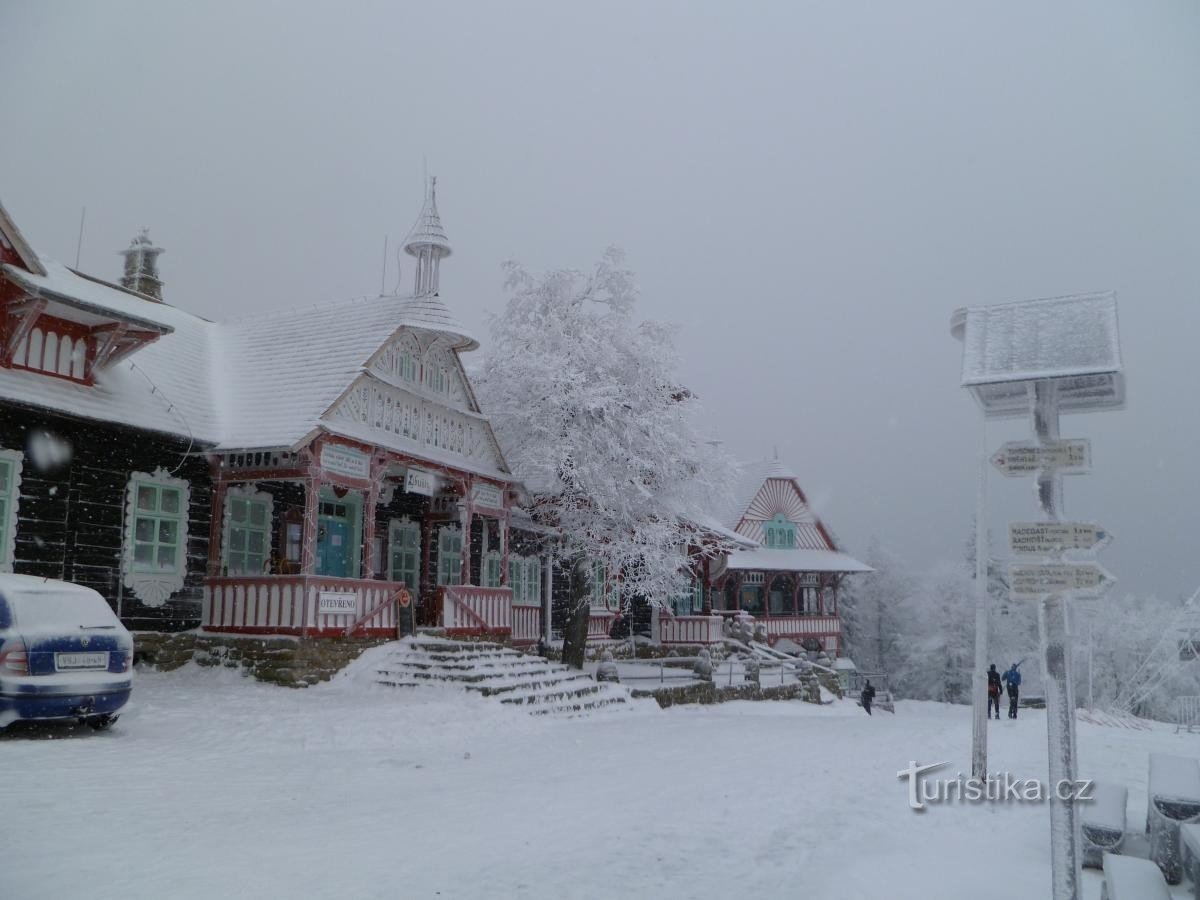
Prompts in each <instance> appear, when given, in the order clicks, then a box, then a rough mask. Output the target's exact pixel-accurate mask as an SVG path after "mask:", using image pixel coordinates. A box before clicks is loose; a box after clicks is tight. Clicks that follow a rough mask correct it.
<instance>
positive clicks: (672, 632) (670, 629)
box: [651, 608, 724, 644]
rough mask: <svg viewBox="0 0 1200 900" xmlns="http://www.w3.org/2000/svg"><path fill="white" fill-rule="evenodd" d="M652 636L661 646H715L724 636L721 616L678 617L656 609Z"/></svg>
mask: <svg viewBox="0 0 1200 900" xmlns="http://www.w3.org/2000/svg"><path fill="white" fill-rule="evenodd" d="M652 616H653V618H652V620H651V634H652V635H653V636H654V637H655V638H656V639H657V640H658V642H659V643H660V644H715V643H716V642H717V641H719V640H721V638H722V637H723V636H724V631H723V630H722V627H721V626H722V622H723V621H724V620H723V619H722V618H721V617H720V616H676V615H672V613H671V611H670V610H666V609H658V608H656V609H655V610H654V611H653V613H652Z"/></svg>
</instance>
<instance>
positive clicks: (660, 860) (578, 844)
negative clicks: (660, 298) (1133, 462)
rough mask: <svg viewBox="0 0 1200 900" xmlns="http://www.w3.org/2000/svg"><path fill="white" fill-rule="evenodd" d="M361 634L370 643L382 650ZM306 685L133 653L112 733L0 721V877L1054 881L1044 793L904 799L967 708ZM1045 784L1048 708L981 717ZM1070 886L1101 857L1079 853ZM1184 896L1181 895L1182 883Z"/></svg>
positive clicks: (1131, 743) (829, 890) (817, 890)
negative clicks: (918, 770)
mask: <svg viewBox="0 0 1200 900" xmlns="http://www.w3.org/2000/svg"><path fill="white" fill-rule="evenodd" d="M378 652H379V651H373V653H378ZM370 662H371V660H370V654H368V658H366V659H364V660H362V661H360V663H359V664H357V670H358V673H359V674H358V675H357V676H356V675H354V674H351V675H349V676H347V677H344V678H341V679H339V680H338V681H335V682H334V683H331V684H328V685H322V686H319V687H316V688H312V689H309V690H304V691H294V690H286V689H282V688H276V687H271V686H267V685H262V684H258V683H256V682H253V681H251V680H248V679H243V678H241V677H240V676H238V675H237V674H235V673H233V672H229V671H225V670H218V671H214V670H205V669H199V668H195V667H189V668H188V669H185V670H181V671H179V672H175V673H168V674H160V673H147V674H143V675H140V676H139V677H138V679H137V681H136V683H135V690H134V693H135V705H134V706H133V707H132V708H131V709H130V710H129V711H128V713H127V714H126V715H125V716H124V717H123V718H122V719H121V722H120V723H119V724H118V725H117V726H116V727H115V728H114V730H113V731H112V732H110V733H106V734H93V733H90V732H88V733H83V732H78V733H77V732H74V731H71V732H62V731H59V732H55V736H56V739H53V740H47V739H38V738H37V737H33V736H30V735H28V734H24V733H21V734H17V735H8V736H5V737H2V738H0V766H2V770H3V772H4V773H5V775H6V782H7V783H6V792H5V793H6V796H5V815H4V822H3V826H0V896H3V897H5V898H10V897H11V898H41V897H60V896H62V895H63V890H64V886H72V885H73V886H75V887H73V888H71V890H75V889H76V888H78V887H79V886H86V891H87V893H88V895H89V896H94V897H121V898H123V900H136V898H165V897H171V898H201V897H203V898H212V897H247V896H253V897H263V898H274V897H297V898H326V897H328V898H373V897H379V898H384V897H386V898H396V897H406V898H407V897H445V898H478V897H528V898H543V897H545V898H554V900H559V898H577V897H580V898H582V897H596V898H602V897H603V898H607V897H613V896H622V897H689V898H708V897H711V898H721V900H727V898H729V897H748V896H754V895H756V894H757V895H758V896H762V897H781V896H806V897H807V896H819V897H834V896H836V897H838V898H839V900H851V898H863V900H877V898H882V897H897V898H921V900H930V898H932V900H938V898H955V900H957V898H965V897H969V898H971V900H988V898H996V900H1013V898H1016V897H1045V896H1047V894H1048V889H1049V872H1048V870H1049V849H1048V834H1047V831H1048V824H1047V822H1048V816H1047V810H1046V808H1045V807H1044V806H1041V805H1027V806H1016V805H1007V806H1000V805H956V806H936V807H931V808H929V809H928V810H927V811H925V812H923V813H915V812H913V811H912V810H910V809H909V807H908V803H907V784H906V783H905V782H903V781H901V780H899V779H897V777H896V773H897V772H898V771H899V770H900V769H903V768H905V767H907V765H908V763H909V761H910V760H915V761H917V762H919V763H933V762H940V761H942V760H949V761H951V763H952V766H951V767H950V770H949V771H950V772H951V773H952V772H953V771H954V770H955V769H956V768H960V767H961V766H963V765H964V764H965V763H966V761H967V760H968V759H969V756H970V746H969V743H970V732H971V721H970V714H969V711H968V710H967V709H966V708H964V707H952V706H944V705H939V704H933V703H901V704H899V705H898V707H897V714H896V715H894V716H893V715H889V714H887V713H879V714H877V715H875V716H874V717H871V718H868V717H867V716H866V715H864V714H863V712H862V710H860V709H858V708H857V707H855V706H854V705H852V704H850V703H836V704H833V705H831V706H827V707H820V708H818V707H814V706H811V705H807V704H803V703H797V702H775V703H729V704H725V705H721V706H712V707H678V708H673V709H670V710H665V711H659V710H657V708H656V707H653V706H649V705H648V706H646V707H643V708H642V709H641V710H640V711H635V712H625V713H614V714H610V715H604V716H599V717H596V718H593V719H575V720H544V719H538V718H534V717H531V716H529V715H527V714H524V713H522V712H521V711H519V710H515V709H513V708H509V707H504V706H501V705H500V704H497V703H494V702H491V701H488V700H485V699H483V698H480V697H476V696H466V695H463V694H461V693H458V692H455V691H449V690H441V689H428V690H417V691H405V690H396V689H388V688H383V687H378V686H373V685H369V684H367V683H366V682H365V679H364V678H363V677H362V675H363V674H364V673H365V670H366V669H367V668H368V667H369V666H370ZM989 725H990V728H991V732H990V733H991V739H990V743H991V761H992V767H993V768H994V769H997V770H1005V771H1008V772H1010V773H1011V774H1013V775H1014V776H1019V777H1030V778H1041V779H1044V778H1045V773H1046V747H1045V743H1046V737H1045V734H1046V732H1045V719H1044V717H1043V716H1042V715H1040V714H1038V713H1035V712H1029V711H1022V718H1020V719H1018V720H1017V721H1015V722H1010V721H1009V720H1007V719H1003V720H1000V721H993V722H990V723H989ZM1079 743H1080V748H1081V756H1082V767H1081V768H1082V771H1081V775H1085V776H1097V777H1100V778H1107V779H1116V780H1120V781H1123V782H1124V783H1126V784H1127V785H1128V786H1129V789H1130V796H1129V814H1130V819H1129V821H1130V828H1131V830H1137V829H1139V828H1140V827H1141V823H1142V821H1143V819H1144V814H1145V813H1144V811H1145V781H1146V768H1147V754H1148V753H1149V752H1150V751H1164V752H1171V753H1179V754H1191V755H1197V754H1200V735H1186V734H1183V735H1176V734H1174V733H1173V731H1172V730H1171V729H1170V728H1168V727H1166V726H1160V727H1157V728H1155V729H1154V730H1151V731H1137V730H1128V729H1123V728H1110V727H1101V726H1097V725H1089V724H1086V723H1082V722H1081V723H1080V725H1079ZM1085 882H1086V884H1085V888H1086V892H1087V893H1086V895H1085V896H1087V897H1088V898H1096V897H1099V894H1100V882H1099V877H1098V876H1097V875H1096V874H1094V873H1091V872H1087V873H1085ZM1177 896H1179V897H1183V896H1185V894H1184V892H1183V891H1182V890H1181V889H1177Z"/></svg>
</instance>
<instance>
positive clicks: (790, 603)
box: [592, 460, 870, 656]
mask: <svg viewBox="0 0 1200 900" xmlns="http://www.w3.org/2000/svg"><path fill="white" fill-rule="evenodd" d="M736 496H737V503H736V506H735V508H734V509H733V510H732V511H731V512H729V513H728V514H727V515H726V517H725V518H726V520H727V521H726V524H725V525H724V526H723V525H721V524H719V523H717V522H715V521H713V522H707V523H703V524H702V525H698V526H697V535H698V540H697V544H696V545H695V546H692V547H689V548H688V556H689V558H690V569H691V572H692V585H691V590H690V591H689V592H687V593H686V594H684V595H682V596H680V597H677V598H672V599H670V600H669V601H668V602H666V603H661V604H658V605H656V606H655V608H654V609H653V610H651V611H650V614H649V616H648V618H649V620H650V622H649V626H650V627H649V633H650V636H651V638H652V639H653V640H655V641H657V642H659V643H662V644H712V643H717V642H719V641H721V640H723V639H724V637H725V635H726V633H727V632H728V630H729V628H728V625H729V621H730V620H731V619H735V618H736V619H741V620H743V621H745V623H746V624H748V625H749V626H750V627H751V628H752V629H754V630H758V629H759V628H760V627H761V629H762V630H763V631H765V633H766V637H767V640H768V641H769V642H770V643H771V644H776V643H779V642H780V641H783V642H785V644H784V646H785V647H789V645H790V648H791V649H800V648H803V649H804V650H807V651H809V652H817V651H824V652H826V653H828V654H829V655H830V656H836V655H837V654H838V653H839V652H840V650H841V632H842V629H841V619H840V618H839V616H838V608H837V595H838V589H839V587H840V585H841V583H842V579H843V578H844V577H845V576H846V575H847V574H851V573H854V572H868V571H870V568H869V567H868V566H865V565H863V564H862V563H861V562H859V561H858V560H856V559H854V558H853V557H851V556H849V555H847V554H845V553H843V552H842V551H841V550H840V549H839V548H838V545H837V542H836V540H835V539H834V537H833V535H832V533H831V532H830V531H829V529H828V528H827V527H826V526H825V525H824V524H823V523H822V522H821V520H820V519H819V518H818V517H817V515H816V514H815V513H814V512H813V511H812V509H811V507H810V506H809V504H808V500H807V499H806V498H805V496H804V492H803V490H802V489H801V488H800V484H799V482H798V481H797V479H796V476H795V475H794V474H792V473H791V472H790V471H788V469H787V468H786V467H784V466H783V465H782V464H781V463H780V462H778V461H777V460H772V461H770V462H765V463H760V464H757V465H752V466H749V467H747V469H746V470H745V472H744V474H743V476H742V478H741V479H740V481H739V486H738V489H737V493H736ZM704 542H707V543H708V544H709V547H707V548H705V547H704V546H702V544H703V543H704ZM718 542H719V544H720V545H721V546H725V547H729V546H730V545H733V546H736V547H738V548H739V549H736V550H734V551H733V552H728V553H718V554H713V553H712V552H711V547H712V545H714V544H717V543H718ZM605 612H607V610H600V609H593V615H592V618H593V620H596V619H598V618H601V617H602V616H603V615H604V613H605ZM599 632H600V625H599V624H598V625H597V626H596V627H595V628H594V629H593V632H592V634H593V635H594V636H596V637H599V636H600V634H599Z"/></svg>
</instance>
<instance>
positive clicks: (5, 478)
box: [0, 450, 23, 572]
mask: <svg viewBox="0 0 1200 900" xmlns="http://www.w3.org/2000/svg"><path fill="white" fill-rule="evenodd" d="M22 459H23V457H22V455H21V453H20V452H19V451H17V450H0V572H11V571H12V565H13V551H14V548H15V545H16V538H17V508H18V506H19V505H20V502H21V493H20V486H21V462H22Z"/></svg>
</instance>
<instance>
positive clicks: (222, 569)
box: [0, 185, 548, 640]
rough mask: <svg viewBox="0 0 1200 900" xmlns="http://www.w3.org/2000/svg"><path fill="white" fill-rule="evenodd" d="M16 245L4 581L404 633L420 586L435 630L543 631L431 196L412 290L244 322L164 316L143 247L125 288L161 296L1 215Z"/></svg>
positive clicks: (181, 621) (224, 618)
mask: <svg viewBox="0 0 1200 900" xmlns="http://www.w3.org/2000/svg"><path fill="white" fill-rule="evenodd" d="M0 235H2V237H0V252H2V253H3V267H2V268H0V302H2V303H3V309H4V318H3V321H2V323H0V327H2V329H3V331H2V332H0V338H2V340H3V342H2V344H0V346H2V347H3V348H4V349H5V351H6V352H7V354H8V355H7V356H5V357H4V358H3V359H0V547H8V546H9V545H12V549H11V550H7V551H5V553H6V555H3V556H0V569H8V570H15V571H18V572H31V573H35V574H41V575H46V576H49V577H55V578H65V579H68V580H74V581H80V582H81V583H85V584H88V585H89V586H92V587H95V588H96V589H97V590H99V591H100V592H101V593H102V594H104V595H105V596H107V597H108V598H109V599H110V602H112V603H113V605H114V607H115V608H116V609H117V610H118V612H119V614H121V615H122V617H123V618H125V620H126V621H127V623H128V624H130V625H132V626H133V627H135V628H137V627H141V628H145V627H166V628H184V627H192V626H195V625H197V624H199V625H202V626H203V627H204V628H205V629H206V630H211V631H217V632H231V633H285V634H296V635H301V636H313V635H332V634H343V633H348V632H350V631H357V632H359V633H364V632H365V633H377V634H394V633H395V631H396V629H397V627H399V626H400V625H401V624H403V622H404V621H410V620H408V619H407V618H406V616H405V615H402V614H401V613H402V609H401V607H400V606H399V605H398V602H397V601H398V599H399V598H400V596H401V591H400V588H401V587H402V586H403V587H404V588H405V592H404V593H405V594H406V595H407V596H408V597H410V598H411V601H412V604H413V605H412V607H410V608H412V609H415V613H416V615H415V616H414V617H413V618H415V619H416V621H417V623H418V624H421V623H423V624H427V625H441V626H444V627H446V628H447V629H448V630H450V631H452V632H454V631H457V632H459V633H479V632H489V633H495V634H501V635H505V636H510V637H513V638H514V639H518V640H536V639H537V637H538V636H539V635H540V634H541V629H542V623H543V621H544V619H545V617H544V616H543V614H542V597H543V596H544V594H545V592H544V591H543V590H542V588H543V585H544V583H545V580H546V579H547V578H548V566H547V564H546V561H545V560H544V558H543V555H542V551H541V546H542V544H543V541H542V540H541V539H540V537H539V536H537V535H536V531H535V530H531V531H530V532H528V533H525V532H520V533H517V532H516V530H514V532H513V533H511V534H510V522H511V518H512V509H513V486H514V485H513V478H512V476H511V474H510V472H509V469H508V466H507V464H506V463H505V460H504V457H503V454H502V453H501V451H500V448H499V447H498V445H497V443H496V440H495V437H494V435H493V433H492V429H491V426H490V424H489V423H488V421H487V419H486V417H485V416H483V415H482V413H481V411H480V409H479V405H478V403H477V402H476V400H475V396H474V393H473V391H472V390H471V386H470V382H469V379H468V378H467V376H466V373H465V371H464V370H463V367H462V364H461V361H460V358H459V354H460V353H462V352H467V351H470V350H473V349H475V348H477V347H478V346H479V344H478V341H476V340H475V338H474V337H472V336H471V335H469V334H467V333H466V331H465V329H463V328H462V326H461V325H459V324H458V323H457V322H456V321H455V319H454V318H453V316H452V315H451V314H450V312H449V310H448V309H447V307H446V306H445V304H444V303H443V301H442V299H441V297H440V294H439V278H438V276H439V272H440V263H441V260H442V259H444V258H445V257H446V256H448V255H449V254H450V246H449V243H448V241H447V240H446V237H445V231H444V229H442V227H441V223H440V219H439V217H438V213H437V204H436V196H435V194H434V193H433V188H432V185H431V186H430V189H429V191H428V193H427V196H426V202H425V207H424V208H423V209H422V211H421V216H420V217H419V219H418V222H417V225H416V226H414V229H413V231H412V233H411V234H410V237H409V239H408V241H407V243H406V245H405V249H406V251H407V252H408V253H409V254H410V255H412V256H414V257H415V258H416V259H417V277H416V282H415V285H414V293H413V294H412V295H409V296H380V297H370V298H363V299H359V300H347V301H337V302H333V303H327V304H322V305H318V306H316V307H309V308H305V309H302V310H281V311H277V312H272V313H267V314H261V315H255V316H252V317H248V318H244V319H239V320H236V321H230V322H222V323H213V322H208V321H206V320H203V319H200V318H198V317H195V316H191V315H189V314H187V313H184V312H183V311H181V310H178V309H175V308H173V307H171V306H169V305H168V304H165V303H162V302H161V298H160V296H158V294H159V292H160V291H161V287H162V281H161V279H159V277H158V272H157V265H156V260H157V256H158V254H159V253H161V252H162V251H161V249H160V248H157V247H155V246H154V245H153V244H152V243H151V242H150V240H149V238H148V236H146V235H144V234H143V235H142V236H140V237H139V238H138V239H136V240H135V241H134V243H133V245H131V248H130V250H129V251H127V254H126V255H127V262H126V269H125V276H124V279H123V284H129V285H135V286H138V287H139V289H140V290H146V291H149V293H141V292H139V291H134V290H130V289H128V288H124V287H119V286H117V285H111V284H106V283H103V282H99V281H97V280H95V279H91V278H89V277H87V276H82V275H80V274H79V273H75V272H72V271H71V270H69V269H66V268H65V267H62V266H58V265H57V264H54V263H52V262H50V261H48V260H45V259H44V258H42V257H39V256H37V255H36V254H35V253H34V252H33V251H32V249H31V248H29V246H28V244H27V243H25V241H24V239H23V238H22V237H21V235H20V234H19V232H17V231H16V229H15V226H14V225H13V224H12V222H11V220H10V219H9V217H8V216H7V214H5V213H3V210H2V209H0ZM62 323H66V324H65V325H64V324H62ZM51 334H52V335H53V339H51V338H50V337H47V335H51ZM68 342H69V343H68ZM51 347H53V349H54V354H51V353H50V349H49V348H51ZM63 347H68V348H69V349H68V350H63V349H62V348H63ZM35 350H36V351H37V352H36V353H35V352H34V351H35ZM51 356H53V359H52V358H51ZM43 444H45V445H47V446H50V447H51V448H59V450H56V451H54V452H51V453H50V454H49V455H50V456H52V457H56V459H54V460H50V461H49V462H47V461H46V460H45V459H42V457H44V456H46V454H44V453H39V451H38V448H39V447H40V446H42V445H43ZM59 451H61V452H59ZM530 524H531V523H530ZM510 544H512V545H513V546H514V547H515V548H516V549H515V551H514V552H510ZM514 574H517V575H518V576H519V591H517V592H516V594H518V595H519V596H514V590H513V589H512V588H510V586H509V582H510V578H511V577H512V576H513V575H514Z"/></svg>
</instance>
